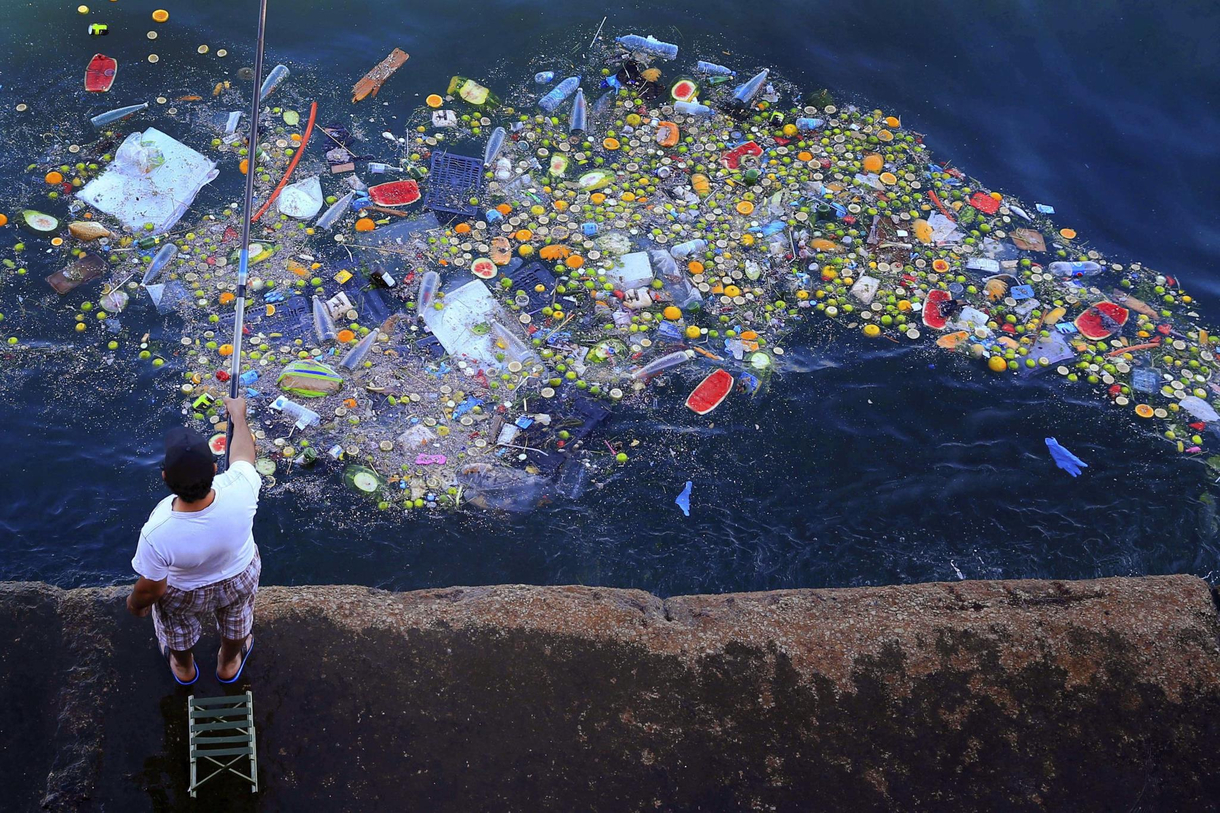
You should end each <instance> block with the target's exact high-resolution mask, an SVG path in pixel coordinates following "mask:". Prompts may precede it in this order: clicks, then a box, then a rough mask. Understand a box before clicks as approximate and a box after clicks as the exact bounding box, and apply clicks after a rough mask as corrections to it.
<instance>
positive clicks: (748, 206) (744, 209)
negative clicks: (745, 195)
mask: <svg viewBox="0 0 1220 813" xmlns="http://www.w3.org/2000/svg"><path fill="white" fill-rule="evenodd" d="M753 211H754V204H753V203H751V202H750V201H748V200H743V201H740V202H738V204H737V214H739V215H748V214H751V213H752V212H753Z"/></svg>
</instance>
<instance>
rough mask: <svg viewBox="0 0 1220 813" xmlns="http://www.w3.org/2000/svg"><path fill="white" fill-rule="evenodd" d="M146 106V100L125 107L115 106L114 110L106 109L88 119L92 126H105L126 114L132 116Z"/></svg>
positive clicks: (124, 116)
mask: <svg viewBox="0 0 1220 813" xmlns="http://www.w3.org/2000/svg"><path fill="white" fill-rule="evenodd" d="M147 107H148V102H141V103H140V104H132V105H128V106H127V107H116V108H115V109H114V110H107V111H106V112H105V113H98V114H97V115H96V116H94V117H93V118H91V119H89V123H90V124H92V125H93V126H94V127H105V126H106V125H107V124H114V123H115V122H116V121H119V120H121V119H125V118H127V117H128V116H134V115H135V114H136V113H139V112H140V111H141V110H144V109H145V108H147Z"/></svg>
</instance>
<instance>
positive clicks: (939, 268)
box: [932, 260, 949, 274]
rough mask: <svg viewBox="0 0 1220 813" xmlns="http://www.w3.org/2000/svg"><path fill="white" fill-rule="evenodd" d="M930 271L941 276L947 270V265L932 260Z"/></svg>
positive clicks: (944, 261)
mask: <svg viewBox="0 0 1220 813" xmlns="http://www.w3.org/2000/svg"><path fill="white" fill-rule="evenodd" d="M932 270H933V271H939V272H940V273H942V274H943V273H945V272H946V271H948V270H949V263H948V262H947V261H946V260H933V261H932Z"/></svg>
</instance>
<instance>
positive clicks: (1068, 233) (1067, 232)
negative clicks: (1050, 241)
mask: <svg viewBox="0 0 1220 813" xmlns="http://www.w3.org/2000/svg"><path fill="white" fill-rule="evenodd" d="M1059 236H1060V237H1062V238H1063V239H1064V240H1075V239H1076V230H1075V229H1060V230H1059Z"/></svg>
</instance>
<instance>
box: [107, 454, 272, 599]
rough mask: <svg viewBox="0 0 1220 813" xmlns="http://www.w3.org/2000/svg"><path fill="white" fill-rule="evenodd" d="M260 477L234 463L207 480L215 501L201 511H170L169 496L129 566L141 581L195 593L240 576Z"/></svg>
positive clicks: (248, 554) (250, 542)
mask: <svg viewBox="0 0 1220 813" xmlns="http://www.w3.org/2000/svg"><path fill="white" fill-rule="evenodd" d="M261 486H262V478H260V477H259V475H258V472H257V471H255V470H254V466H252V465H250V464H249V463H246V462H245V461H240V460H239V461H238V462H236V463H233V464H232V465H231V466H229V470H228V471H226V472H225V473H224V474H218V475H217V476H216V477H215V479H213V480H212V488H213V489H214V490H215V491H216V499H214V500H213V501H212V504H211V505H209V506H208V507H207V508H205V509H203V510H202V511H190V512H188V511H175V510H173V504H174V496H173V495H172V494H171V495H170V496H168V497H166V498H165V499H164V500H162V501H161V502H159V503H157V507H156V508H154V509H153V512H152V514H151V515H150V516H149V517H148V522H146V523H144V527H143V528H142V529H141V530H140V542H139V544H138V545H137V546H136V555H135V557H134V558H133V559H132V560H131V566H132V567H133V568H135V571H136V573H138V574H140V575H141V576H143V577H144V578H146V579H151V580H153V581H160V580H161V579H166V578H168V584H169V586H170V587H175V588H177V589H179V590H194V589H196V588H198V587H203V586H205V585H209V584H215V583H216V582H220V581H224V580H225V579H229V578H232V577H233V576H236V575H237V574H238V573H241V572H242V571H243V570H245V569H246V567H248V566H249V564H250V562H251V561H253V560H254V533H253V528H254V512H255V511H256V510H257V509H258V490H259V488H260V487H261Z"/></svg>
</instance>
